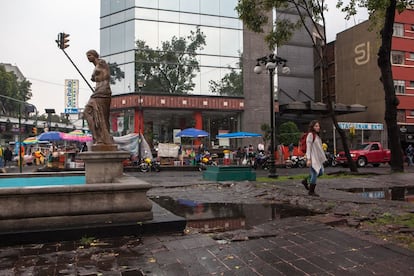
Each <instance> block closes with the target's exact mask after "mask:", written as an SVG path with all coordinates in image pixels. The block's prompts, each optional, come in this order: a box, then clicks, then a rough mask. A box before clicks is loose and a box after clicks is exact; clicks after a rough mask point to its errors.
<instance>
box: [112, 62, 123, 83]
mask: <svg viewBox="0 0 414 276" xmlns="http://www.w3.org/2000/svg"><path fill="white" fill-rule="evenodd" d="M108 66H109V72H110V75H111V79H110V82H111V84H115V83H116V81H117V80H118V81H120V80H121V79H123V78H125V72H123V71H122V70H121V68H119V66H118V64H117V63H116V62H114V63H110V62H109V63H108Z"/></svg>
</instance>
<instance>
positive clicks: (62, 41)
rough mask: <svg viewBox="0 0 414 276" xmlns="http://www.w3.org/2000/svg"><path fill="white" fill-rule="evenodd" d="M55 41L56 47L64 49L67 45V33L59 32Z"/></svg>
mask: <svg viewBox="0 0 414 276" xmlns="http://www.w3.org/2000/svg"><path fill="white" fill-rule="evenodd" d="M56 43H57V44H58V47H59V48H60V49H62V50H63V49H65V48H68V47H69V44H68V43H69V34H65V33H59V34H58V39H57V40H56Z"/></svg>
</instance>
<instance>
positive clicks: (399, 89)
mask: <svg viewBox="0 0 414 276" xmlns="http://www.w3.org/2000/svg"><path fill="white" fill-rule="evenodd" d="M394 89H395V93H399V94H405V81H403V80H394Z"/></svg>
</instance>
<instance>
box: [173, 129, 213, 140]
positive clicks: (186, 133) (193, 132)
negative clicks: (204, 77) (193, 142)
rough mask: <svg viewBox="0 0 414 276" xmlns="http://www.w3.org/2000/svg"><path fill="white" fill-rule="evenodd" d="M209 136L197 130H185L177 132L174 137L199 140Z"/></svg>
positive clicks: (205, 132)
mask: <svg viewBox="0 0 414 276" xmlns="http://www.w3.org/2000/svg"><path fill="white" fill-rule="evenodd" d="M207 136H210V134H209V133H208V132H207V131H204V130H201V129H197V128H186V129H183V130H181V131H180V132H178V133H177V134H176V135H175V137H191V138H201V137H207Z"/></svg>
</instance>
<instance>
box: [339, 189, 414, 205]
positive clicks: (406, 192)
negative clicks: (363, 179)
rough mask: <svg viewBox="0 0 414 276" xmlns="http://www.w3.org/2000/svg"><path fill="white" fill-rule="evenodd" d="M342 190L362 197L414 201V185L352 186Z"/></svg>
mask: <svg viewBox="0 0 414 276" xmlns="http://www.w3.org/2000/svg"><path fill="white" fill-rule="evenodd" d="M343 191H347V192H351V193H355V194H358V195H360V196H362V197H364V198H376V199H385V200H399V201H408V202H413V203H414V187H391V188H381V189H378V188H352V189H344V190H343Z"/></svg>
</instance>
